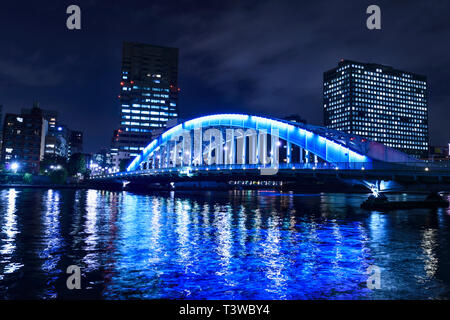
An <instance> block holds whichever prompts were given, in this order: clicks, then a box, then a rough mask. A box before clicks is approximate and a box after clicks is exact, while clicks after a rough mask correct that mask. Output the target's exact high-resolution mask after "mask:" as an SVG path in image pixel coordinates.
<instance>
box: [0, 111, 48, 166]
mask: <svg viewBox="0 0 450 320" xmlns="http://www.w3.org/2000/svg"><path fill="white" fill-rule="evenodd" d="M47 130H48V122H47V120H45V118H44V116H43V112H42V110H41V109H39V108H36V107H35V108H33V109H31V110H30V112H29V113H22V114H11V113H8V114H6V115H5V121H4V125H3V145H2V163H4V165H5V167H6V169H7V170H8V169H12V168H14V170H19V171H22V172H29V173H34V174H37V173H39V164H40V161H41V160H42V159H43V158H44V150H45V136H46V134H47Z"/></svg>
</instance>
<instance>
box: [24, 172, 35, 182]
mask: <svg viewBox="0 0 450 320" xmlns="http://www.w3.org/2000/svg"><path fill="white" fill-rule="evenodd" d="M23 182H24V183H26V184H31V183H32V182H33V175H32V174H31V173H25V174H24V175H23Z"/></svg>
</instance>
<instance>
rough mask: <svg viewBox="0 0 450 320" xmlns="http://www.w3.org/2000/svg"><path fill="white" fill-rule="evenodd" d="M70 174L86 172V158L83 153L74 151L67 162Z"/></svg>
mask: <svg viewBox="0 0 450 320" xmlns="http://www.w3.org/2000/svg"><path fill="white" fill-rule="evenodd" d="M67 170H68V172H69V175H71V176H75V175H77V174H78V173H81V174H84V173H85V172H86V160H85V158H84V155H82V154H81V153H74V154H73V155H72V156H71V157H70V159H69V163H68V164H67Z"/></svg>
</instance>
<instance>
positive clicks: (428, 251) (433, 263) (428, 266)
mask: <svg viewBox="0 0 450 320" xmlns="http://www.w3.org/2000/svg"><path fill="white" fill-rule="evenodd" d="M436 240H437V231H436V230H435V229H431V228H428V229H426V230H424V231H423V232H422V240H421V245H420V247H421V248H422V252H423V254H424V257H423V260H424V263H425V265H424V269H425V272H426V275H427V277H428V278H433V277H434V276H435V274H436V272H437V270H438V267H439V259H438V258H437V255H436V252H435V249H436V246H437V241H436Z"/></svg>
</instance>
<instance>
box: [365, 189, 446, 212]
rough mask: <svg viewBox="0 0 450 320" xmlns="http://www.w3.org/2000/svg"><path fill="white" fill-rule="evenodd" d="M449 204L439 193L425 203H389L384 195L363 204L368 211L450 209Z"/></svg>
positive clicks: (373, 197)
mask: <svg viewBox="0 0 450 320" xmlns="http://www.w3.org/2000/svg"><path fill="white" fill-rule="evenodd" d="M448 206H449V202H448V201H447V200H445V199H444V198H443V197H442V196H441V195H439V194H438V193H437V192H433V193H431V194H429V195H428V196H427V197H426V198H425V200H423V201H389V200H388V199H387V198H386V196H385V195H384V194H379V195H378V196H375V195H371V196H370V197H369V198H368V199H367V200H365V201H364V202H363V203H361V208H362V209H366V210H397V209H417V208H448Z"/></svg>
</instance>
